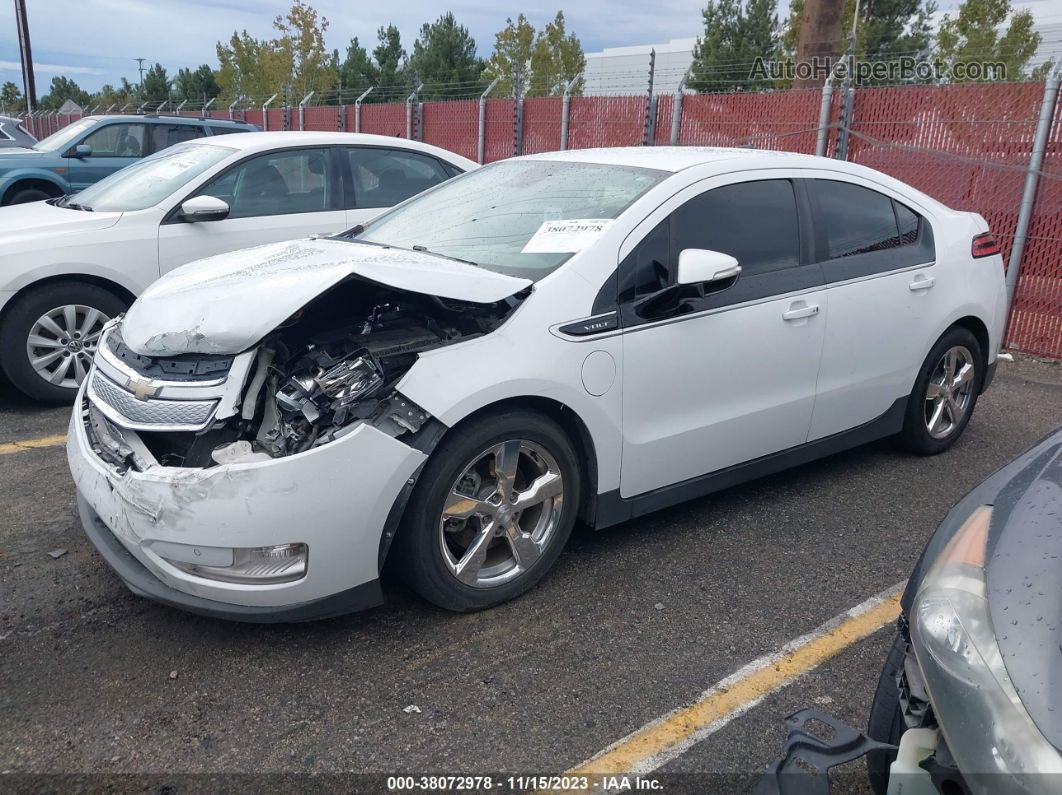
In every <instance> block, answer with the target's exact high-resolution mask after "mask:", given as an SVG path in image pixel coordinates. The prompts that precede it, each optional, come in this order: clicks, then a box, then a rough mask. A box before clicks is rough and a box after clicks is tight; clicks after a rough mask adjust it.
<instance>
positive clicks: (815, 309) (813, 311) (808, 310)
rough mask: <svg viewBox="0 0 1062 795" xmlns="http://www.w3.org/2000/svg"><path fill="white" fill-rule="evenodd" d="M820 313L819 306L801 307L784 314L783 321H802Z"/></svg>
mask: <svg viewBox="0 0 1062 795" xmlns="http://www.w3.org/2000/svg"><path fill="white" fill-rule="evenodd" d="M818 313H819V305H818V304H811V305H809V306H800V307H795V308H793V309H790V310H789V311H788V312H783V313H782V320H801V319H802V318H805V317H814V316H815V315H817V314H818Z"/></svg>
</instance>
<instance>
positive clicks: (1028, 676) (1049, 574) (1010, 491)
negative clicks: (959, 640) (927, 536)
mask: <svg viewBox="0 0 1062 795" xmlns="http://www.w3.org/2000/svg"><path fill="white" fill-rule="evenodd" d="M1045 442H1046V443H1041V445H1039V446H1038V449H1036V450H1035V451H1034V452H1035V453H1036V455H1035V457H1033V458H1032V460H1031V461H1029V463H1028V464H1027V465H1026V466H1024V467H1023V468H1021V469H1020V470H1019V471H1017V472H1016V473H1015V474H1014V476H1013V477H1011V478H1010V479H1009V480H1008V481H1007V482H1006V483H1005V484H1004V485H1003V487H1002V489H1001V490H1000V491H999V493H998V495H997V496H996V497H995V499H994V500H991V501H992V502H993V503H994V505H993V509H992V526H991V529H990V530H989V538H988V560H987V577H988V603H989V609H990V611H991V614H992V624H993V626H994V628H995V631H996V641H997V643H998V644H999V649H1000V652H1001V653H1002V655H1003V664H1004V665H1005V666H1006V668H1007V673H1008V674H1010V679H1011V682H1012V683H1013V684H1014V687H1015V689H1016V690H1017V691H1018V695H1019V696H1020V697H1021V701H1022V704H1024V705H1025V709H1026V710H1028V712H1029V716H1030V717H1031V718H1032V719H1033V721H1034V722H1035V723H1036V727H1037V728H1038V729H1039V730H1040V732H1041V733H1042V734H1043V735H1044V737H1046V738H1047V739H1048V740H1049V741H1050V742H1051V744H1052V745H1054V746H1055V747H1056V748H1058V749H1060V750H1062V646H1060V644H1062V452H1060V451H1062V433H1056V434H1055V435H1054V436H1053V437H1052V438H1050V439H1049V440H1045Z"/></svg>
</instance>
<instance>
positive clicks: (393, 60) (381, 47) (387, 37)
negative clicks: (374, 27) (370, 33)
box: [372, 25, 409, 100]
mask: <svg viewBox="0 0 1062 795" xmlns="http://www.w3.org/2000/svg"><path fill="white" fill-rule="evenodd" d="M376 37H377V40H378V42H379V43H378V44H377V45H376V48H375V49H374V50H373V51H372V57H373V59H375V61H376V85H377V87H378V88H377V91H378V92H379V94H380V96H379V97H377V98H378V99H381V100H385V99H388V98H389V97H387V93H388V92H389V91H390V92H391V93H393V92H394V90H395V89H405V88H406V87H408V85H409V80H408V78H407V77H406V68H407V66H408V64H407V62H406V51H405V48H404V47H402V36H401V34H400V33H399V32H398V28H396V27H395V26H394V25H388V26H387V27H386V28H385V27H383V26H382V25H381V26H380V29H379V30H378V31H377V32H376Z"/></svg>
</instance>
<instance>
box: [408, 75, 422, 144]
mask: <svg viewBox="0 0 1062 795" xmlns="http://www.w3.org/2000/svg"><path fill="white" fill-rule="evenodd" d="M422 88H424V84H423V83H420V84H419V85H418V86H417V87H416V88H414V89H413V93H412V94H410V95H409V96H408V97H406V140H407V141H412V140H413V134H414V129H413V116H414V105H415V104H416V102H417V94H419V93H420V90H421V89H422Z"/></svg>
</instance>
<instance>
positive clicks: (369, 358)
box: [86, 277, 522, 468]
mask: <svg viewBox="0 0 1062 795" xmlns="http://www.w3.org/2000/svg"><path fill="white" fill-rule="evenodd" d="M521 300H522V298H521V297H520V296H514V297H510V298H507V299H505V300H503V301H499V302H496V303H492V304H480V303H472V302H465V301H458V300H452V299H447V298H439V297H436V296H429V295H422V294H419V293H411V292H404V291H400V290H396V289H391V288H387V287H382V286H380V285H377V284H375V283H370V282H366V281H363V280H361V279H359V278H357V277H355V278H352V279H349V280H347V281H345V282H342V283H341V284H339V285H337V286H336V287H334V288H333V289H332V290H330V291H328V292H327V293H325V294H323V295H321V296H319V297H318V298H317V299H315V300H314V301H312V302H311V303H310V304H308V305H307V306H305V307H303V308H302V309H301V310H299V311H298V312H297V313H295V314H294V315H293V316H292V317H291V318H289V319H288V320H287V321H286V322H285V323H283V324H282V325H281V326H280V327H279V328H277V329H276V330H275V331H273V332H272V333H270V334H269V335H267V336H266V337H265V338H264V339H263V340H262V341H261V342H260V343H259V344H258V346H257V348H256V349H255V350H253V351H248V352H244V353H242V354H236V355H230V356H216V355H215V356H207V355H197V354H185V355H182V356H179V357H171V358H168V359H167V358H162V357H159V358H153V357H148V356H142V355H139V354H135V353H132V352H131V351H129V349H128V348H127V347H126V346H125V345H124V344H123V343H122V342H121V339H120V327H119V328H118V329H117V330H116V332H114V333H112V334H111V335H110V336H109V337H108V341H107V349H108V355H109V356H111V357H113V358H116V359H119V360H121V362H122V364H124V366H125V367H126V368H129V369H132V370H135V372H136V373H137V374H142V375H143V376H144V377H147V378H154V379H164V380H166V381H175V382H179V383H175V384H173V385H172V386H171V385H170V384H167V386H165V387H164V388H163V389H162V391H161V395H160V397H169V396H170V395H174V396H175V397H176V396H178V395H179V394H180V387H182V386H184V385H185V384H188V385H189V386H193V387H195V386H197V385H198V384H202V383H218V374H219V372H224V371H227V373H228V377H227V378H226V379H225V383H224V384H222V385H221V386H220V387H219V388H218V391H219V393H220V392H222V391H224V392H228V393H229V395H230V399H228V400H226V398H225V397H224V396H223V395H221V394H219V400H218V406H217V408H216V409H215V410H214V413H213V415H212V417H211V419H210V421H209V423H208V424H206V426H205V427H203V428H200V429H195V430H176V429H174V428H172V427H171V426H166V427H165V428H163V427H160V428H159V429H158V430H152V429H151V428H150V426H143V425H140V426H137V425H134V426H133V427H134V428H135V430H136V437H137V441H138V442H139V443H141V444H142V445H143V447H144V448H146V450H145V451H141V452H146V453H148V454H149V456H150V458H153V459H154V460H155V461H157V462H158V463H159V464H161V465H163V466H179V467H210V466H214V465H217V464H231V463H238V462H248V461H259V460H263V461H264V460H269V459H272V458H279V457H283V456H288V455H293V454H297V453H301V452H304V451H307V450H310V449H312V448H313V447H316V446H318V445H321V444H326V443H328V442H330V441H333V440H334V439H336V438H338V437H340V436H342V435H344V434H345V433H348V432H349V431H350V430H352V429H353V426H354V425H355V423H357V422H358V421H366V422H370V423H372V424H373V425H375V426H376V427H378V428H379V429H381V430H383V431H384V432H386V433H388V434H389V435H391V436H395V437H399V436H402V435H404V434H415V433H417V431H419V430H420V429H421V427H422V426H423V425H424V424H425V423H426V422H427V421H428V419H429V417H428V415H427V414H426V413H425V412H424V411H423V410H422V409H420V408H419V407H418V406H416V405H414V404H413V403H412V402H410V401H408V400H406V399H405V398H404V397H403V396H402V395H401V394H399V393H398V392H397V391H396V390H395V385H396V384H397V382H398V381H399V379H400V378H401V377H402V376H403V375H404V374H405V373H406V371H408V370H409V368H410V367H412V366H413V363H414V362H415V361H416V359H417V356H418V355H419V354H420V353H422V352H424V351H428V350H432V349H434V348H439V347H442V346H445V345H451V344H454V343H457V342H462V341H465V340H469V339H473V338H475V337H477V336H481V335H483V334H487V333H489V332H491V331H493V330H494V329H496V328H497V327H498V326H500V325H501V323H502V322H503V321H504V320H505V319H506V318H507V317H508V316H509V314H510V313H511V312H512V310H513V309H514V308H515V307H516V306H518V305H519V303H520V301H521ZM241 362H243V366H242V372H237V371H238V370H239V369H240V365H241ZM104 364H105V363H104ZM100 369H101V373H103V372H104V369H103V365H100ZM97 377H99V376H97ZM207 379H213V380H212V381H209V380H207ZM236 379H239V381H240V383H239V384H236V383H233V382H234V381H236ZM95 383H96V382H95V381H93V384H95ZM125 388H126V389H129V388H130V387H129V386H128V385H126V386H125ZM234 388H237V389H239V390H240V391H239V394H238V395H236V394H232V390H233V389H234ZM198 389H199V392H197V393H196V394H197V395H198V394H199V393H200V392H202V391H203V387H198ZM101 396H103V393H102V391H100V390H94V389H90V390H89V397H90V400H89V401H88V404H89V405H88V407H87V409H86V411H87V415H86V427H87V428H88V430H89V432H90V437H92V438H93V440H94V442H95V443H96V444H95V445H94V446H96V447H97V452H99V453H100V454H101V455H102V456H103V457H104V458H107V459H111V460H112V463H114V464H116V465H119V462H118V461H116V460H113V459H114V458H121V459H123V460H124V464H123V465H124V466H134V467H137V468H139V467H138V456H136V455H135V453H136V447H137V445H136V444H126V443H125V442H123V443H121V444H118V445H116V444H115V443H114V440H113V438H111V439H108V438H107V437H113V434H110V433H106V429H107V426H109V425H112V424H117V425H120V426H123V427H129V426H130V425H131V423H126V422H123V418H124V417H126V416H128V413H126V414H122V415H121V416H115V413H116V412H118V413H120V412H121V409H119V408H117V407H116V406H115V405H113V402H112V401H110V400H106V399H104V400H103V401H102V403H103V404H102V405H101ZM177 402H178V401H177V400H173V399H171V400H162V399H159V400H156V401H149V402H148V403H147V404H145V405H144V406H143V407H141V406H136V407H135V408H136V409H137V410H142V411H143V412H148V411H150V410H151V408H152V406H153V405H156V404H158V405H160V406H161V404H164V403H165V404H169V405H170V406H172V405H174V404H177ZM94 403H95V404H96V405H93V404H94ZM101 410H102V412H103V413H104V414H108V415H111V416H109V417H106V416H98V415H99V414H100V411H101ZM158 410H159V411H163V410H164V409H163V408H161V407H160V408H159V409H158ZM112 421H113V423H112ZM112 430H116V429H113V428H112ZM119 435H120V436H121V437H125V436H127V435H126V434H119ZM126 441H128V440H126ZM147 457H148V456H140V457H139V458H140V459H141V460H142V459H143V458H147Z"/></svg>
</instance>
